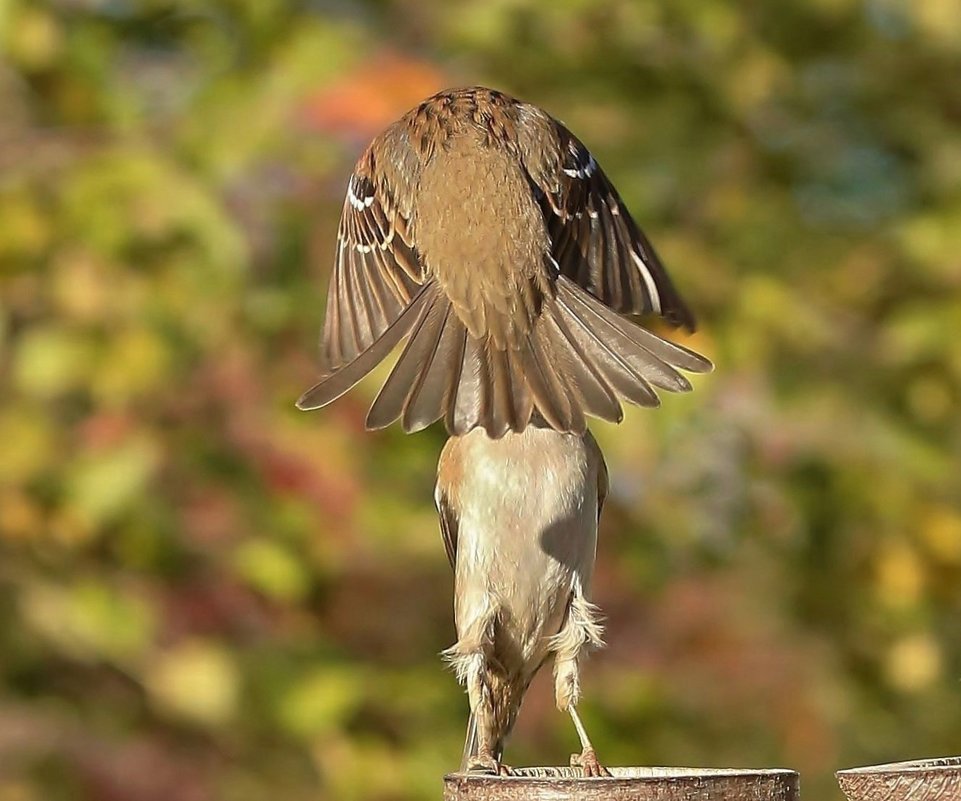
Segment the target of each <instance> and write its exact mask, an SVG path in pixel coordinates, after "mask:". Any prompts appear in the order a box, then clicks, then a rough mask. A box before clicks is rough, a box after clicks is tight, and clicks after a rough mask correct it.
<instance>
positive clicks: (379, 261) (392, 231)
mask: <svg viewBox="0 0 961 801" xmlns="http://www.w3.org/2000/svg"><path fill="white" fill-rule="evenodd" d="M390 134H391V131H390V130H388V132H387V133H386V134H385V136H388V135H390ZM378 139H381V137H379V138H378ZM376 144H377V140H375V142H374V143H372V144H371V146H369V147H368V148H367V150H366V151H365V152H364V154H363V155H362V156H361V157H360V159H359V160H358V162H357V165H356V166H355V168H354V172H353V174H352V175H351V176H350V179H349V180H348V181H347V196H346V198H345V199H344V209H343V212H342V213H341V217H340V226H339V228H338V230H337V257H336V261H335V262H334V270H333V274H332V276H331V280H330V289H329V292H328V295H327V315H326V318H325V320H324V333H323V341H322V346H321V358H322V365H321V366H322V369H323V370H324V372H326V373H331V372H333V371H335V370H337V369H339V368H340V367H342V366H344V365H345V364H347V363H349V362H351V361H353V360H354V359H355V358H356V357H357V356H358V355H359V354H360V353H362V352H363V351H365V350H366V349H367V348H369V347H370V346H371V344H373V342H374V341H375V340H377V338H378V337H379V336H380V335H381V334H382V333H383V332H384V331H386V330H387V328H388V327H389V326H390V324H391V323H392V322H394V320H396V319H397V317H398V316H400V313H401V312H402V311H403V310H404V308H405V307H406V306H407V305H408V304H409V303H410V301H411V298H412V297H413V296H414V294H416V291H417V288H418V287H419V285H420V284H422V283H423V273H422V270H421V266H420V264H419V261H418V259H417V254H416V252H415V251H414V248H413V246H412V244H411V241H410V236H409V224H410V216H409V215H410V211H409V209H407V208H404V207H403V206H402V205H401V203H400V202H399V195H400V194H401V192H400V191H399V187H397V186H396V185H395V184H396V181H393V180H391V179H392V177H393V176H396V175H398V174H399V173H398V171H397V170H396V169H393V165H391V164H388V163H384V164H379V163H378V156H377V155H376V152H382V153H383V152H387V153H390V149H389V148H380V149H377V148H375V145H376ZM388 159H389V156H388V157H385V158H384V160H385V162H386V161H387V160H388Z"/></svg>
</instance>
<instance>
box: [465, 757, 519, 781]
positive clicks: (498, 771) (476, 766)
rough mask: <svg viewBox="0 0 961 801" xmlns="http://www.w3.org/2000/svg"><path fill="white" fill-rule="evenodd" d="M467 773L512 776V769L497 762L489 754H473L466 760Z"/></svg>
mask: <svg viewBox="0 0 961 801" xmlns="http://www.w3.org/2000/svg"><path fill="white" fill-rule="evenodd" d="M467 772H468V773H483V774H486V775H489V776H513V775H514V769H513V768H511V766H510V765H505V764H504V763H503V762H498V761H497V760H496V759H494V757H492V756H491V755H490V754H475V755H474V756H472V757H471V758H470V759H469V760H467Z"/></svg>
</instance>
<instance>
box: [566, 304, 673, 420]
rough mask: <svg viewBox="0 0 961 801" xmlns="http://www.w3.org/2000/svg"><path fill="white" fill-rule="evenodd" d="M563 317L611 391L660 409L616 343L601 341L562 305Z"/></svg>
mask: <svg viewBox="0 0 961 801" xmlns="http://www.w3.org/2000/svg"><path fill="white" fill-rule="evenodd" d="M562 309H563V311H562V316H563V317H564V318H565V322H568V323H569V326H570V332H571V334H572V336H573V338H574V340H575V341H576V342H577V344H578V345H579V347H580V349H581V350H582V351H583V352H585V353H587V354H588V358H590V359H591V360H592V361H593V363H594V364H595V365H596V367H597V369H598V370H599V371H600V372H601V373H602V374H603V375H604V378H605V380H606V381H607V383H608V384H609V385H610V386H611V388H612V389H613V390H614V391H615V392H616V393H617V395H619V396H620V397H621V398H623V399H624V400H626V401H628V402H629V403H633V404H635V405H637V406H651V407H653V406H658V405H659V404H660V401H659V400H658V397H657V393H655V392H654V390H653V389H652V388H651V385H650V384H649V383H648V382H647V379H645V378H644V376H643V375H641V374H640V373H638V372H637V370H635V369H634V367H633V366H632V365H631V364H630V363H629V361H628V360H627V359H626V358H625V356H624V354H623V353H621V351H620V350H619V349H617V348H616V347H614V345H613V343H611V342H610V341H608V340H607V339H605V338H600V337H599V336H598V335H597V334H596V333H595V332H594V330H593V329H591V328H590V327H589V326H588V324H587V323H585V322H584V320H583V319H581V318H580V317H579V316H578V315H577V314H576V313H575V312H573V311H571V309H570V308H568V307H567V306H565V305H563V304H562Z"/></svg>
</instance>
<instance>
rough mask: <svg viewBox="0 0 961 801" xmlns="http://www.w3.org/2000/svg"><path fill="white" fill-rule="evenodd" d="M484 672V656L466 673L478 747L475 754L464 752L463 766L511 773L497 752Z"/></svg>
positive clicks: (490, 695)
mask: <svg viewBox="0 0 961 801" xmlns="http://www.w3.org/2000/svg"><path fill="white" fill-rule="evenodd" d="M485 672H486V671H485V669H484V664H483V657H481V658H479V659H475V660H473V663H472V664H471V666H470V667H469V668H468V671H467V675H466V679H467V682H466V683H467V697H468V699H469V700H470V706H471V713H472V715H473V717H474V720H475V721H476V734H475V738H474V741H475V743H476V750H475V751H474V753H472V754H465V757H466V759H465V763H464V767H465V768H466V769H467V770H468V771H470V772H477V773H490V774H493V775H494V776H509V775H510V774H511V772H512V771H511V769H510V768H509V767H508V766H507V765H505V764H503V763H502V762H501V761H500V753H496V754H495V747H496V743H495V741H494V734H493V731H494V705H493V695H492V693H491V688H490V686H489V684H488V682H487V681H486V680H485ZM498 750H499V749H498Z"/></svg>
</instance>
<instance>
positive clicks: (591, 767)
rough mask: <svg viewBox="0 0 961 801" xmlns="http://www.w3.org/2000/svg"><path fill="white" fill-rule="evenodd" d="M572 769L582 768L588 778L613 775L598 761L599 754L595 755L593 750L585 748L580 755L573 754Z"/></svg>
mask: <svg viewBox="0 0 961 801" xmlns="http://www.w3.org/2000/svg"><path fill="white" fill-rule="evenodd" d="M571 767H572V768H580V769H581V770H582V771H583V772H584V776H585V777H586V778H587V777H594V778H597V777H599V776H610V775H611V772H610V771H609V770H608V769H607V768H605V767H604V766H603V765H602V764H601V763H600V762H598V761H597V754H596V753H594V749H593V748H585V749H584V750H583V751H581V753H579V754H571Z"/></svg>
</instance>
